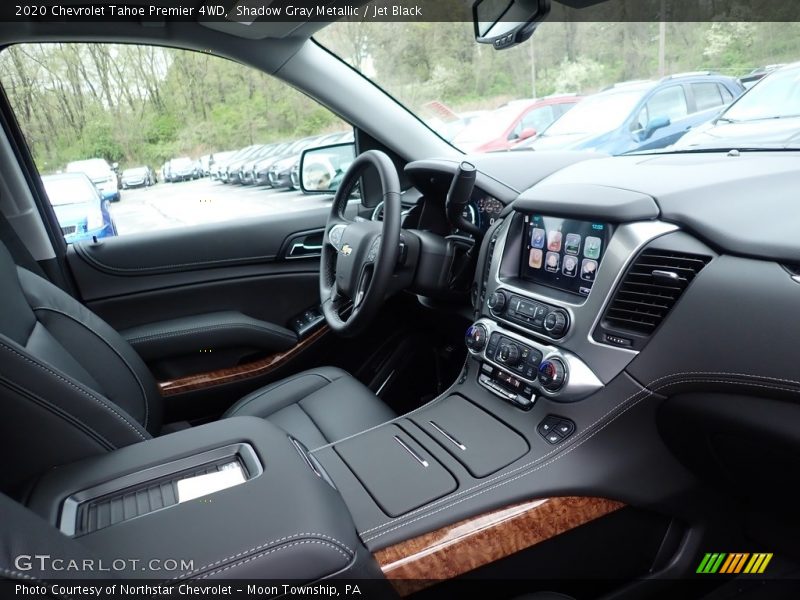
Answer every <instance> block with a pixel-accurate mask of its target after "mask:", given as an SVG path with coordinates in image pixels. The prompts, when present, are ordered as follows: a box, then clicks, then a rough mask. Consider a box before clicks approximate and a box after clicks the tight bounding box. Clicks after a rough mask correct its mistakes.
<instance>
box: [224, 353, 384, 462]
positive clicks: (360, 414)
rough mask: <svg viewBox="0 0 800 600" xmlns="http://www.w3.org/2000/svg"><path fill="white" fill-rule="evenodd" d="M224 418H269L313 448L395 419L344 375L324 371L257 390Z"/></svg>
mask: <svg viewBox="0 0 800 600" xmlns="http://www.w3.org/2000/svg"><path fill="white" fill-rule="evenodd" d="M331 407H335V409H333V410H332V408H331ZM225 416H226V417H233V416H238V417H241V416H255V417H262V418H265V419H269V420H270V421H272V422H273V423H275V424H276V425H278V426H279V427H281V428H282V429H284V430H285V431H288V432H289V433H290V434H291V435H292V436H294V437H295V438H297V439H298V440H300V441H301V442H303V444H305V445H306V447H308V448H309V449H314V448H318V447H319V446H324V445H325V444H327V443H329V442H333V441H336V440H341V439H343V438H346V437H348V436H350V435H353V434H354V433H358V432H359V431H363V430H365V429H369V428H370V427H373V426H375V425H378V424H380V423H385V422H386V421H389V420H391V419H393V418H394V417H395V414H394V413H393V412H392V411H391V410H390V409H389V407H388V406H386V405H385V404H383V403H382V402H376V398H375V395H374V394H373V393H372V392H371V391H369V390H368V389H367V388H366V387H365V386H363V385H362V384H361V383H359V382H358V381H357V380H355V379H353V378H352V377H350V376H349V375H348V374H347V373H346V372H344V371H342V370H341V369H337V368H334V367H323V368H320V369H313V370H311V371H305V372H303V373H299V374H297V375H294V376H293V377H288V378H286V379H284V380H282V381H278V382H276V383H273V384H272V385H268V386H266V387H264V388H261V389H260V390H257V391H256V392H253V393H252V394H250V395H248V396H245V397H244V398H242V399H241V400H239V402H237V403H236V404H234V405H233V406H232V407H231V408H230V409H229V410H228V412H226V413H225Z"/></svg>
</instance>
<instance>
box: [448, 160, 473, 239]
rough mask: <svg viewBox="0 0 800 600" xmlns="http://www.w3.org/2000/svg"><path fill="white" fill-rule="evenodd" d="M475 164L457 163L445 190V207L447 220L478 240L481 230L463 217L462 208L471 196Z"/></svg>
mask: <svg viewBox="0 0 800 600" xmlns="http://www.w3.org/2000/svg"><path fill="white" fill-rule="evenodd" d="M475 174H476V169H475V165H473V164H472V163H469V162H467V161H463V162H462V163H461V164H460V165H458V170H457V171H456V174H455V175H454V176H453V182H452V183H451V184H450V189H449V190H448V192H447V200H446V201H445V207H446V209H447V220H448V221H449V223H450V224H451V225H452V226H453V227H454V228H456V229H459V230H461V231H464V232H466V233H471V234H472V235H474V236H475V238H476V239H478V240H480V238H481V230H480V229H479V228H478V227H477V226H476V225H474V224H473V223H470V222H469V221H467V220H466V219H465V218H464V208H465V207H466V206H467V204H469V201H470V199H471V198H472V190H473V188H474V187H475Z"/></svg>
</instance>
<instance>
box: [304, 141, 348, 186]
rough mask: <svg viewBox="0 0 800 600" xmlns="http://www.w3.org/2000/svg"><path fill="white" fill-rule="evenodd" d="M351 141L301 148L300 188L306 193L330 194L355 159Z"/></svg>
mask: <svg viewBox="0 0 800 600" xmlns="http://www.w3.org/2000/svg"><path fill="white" fill-rule="evenodd" d="M355 157H356V147H355V144H354V143H353V142H348V143H345V144H331V145H330V146H319V147H317V148H309V149H307V150H303V153H302V154H301V155H300V168H299V173H300V189H302V190H303V192H305V193H306V194H332V193H334V192H335V191H336V190H337V189H338V188H339V184H340V183H341V182H342V177H343V176H344V173H345V171H347V168H348V167H349V166H350V164H351V163H352V162H353V161H354V160H355Z"/></svg>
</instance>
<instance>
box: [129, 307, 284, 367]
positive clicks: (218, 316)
mask: <svg viewBox="0 0 800 600" xmlns="http://www.w3.org/2000/svg"><path fill="white" fill-rule="evenodd" d="M120 335H122V337H124V338H125V339H126V340H128V343H130V344H131V345H132V346H133V347H134V348H135V349H136V352H138V353H139V355H140V356H141V357H142V358H143V359H145V360H151V359H158V358H165V357H169V356H180V355H186V354H188V353H190V352H196V351H197V348H208V347H211V346H213V347H214V348H230V347H236V346H247V347H251V348H257V349H259V350H263V351H266V352H279V351H282V350H288V349H289V348H291V347H292V346H294V345H295V344H296V343H297V334H295V332H294V331H291V330H289V329H286V328H285V327H279V326H278V325H273V324H272V323H266V322H265V321H260V320H258V319H253V318H252V317H248V316H247V315H243V314H242V313H240V312H236V311H232V310H230V311H220V312H212V313H206V314H203V315H196V316H191V317H183V318H180V319H169V320H167V321H158V322H155V323H148V324H147V325H139V326H138V327H132V328H130V329H126V330H125V331H121V332H120Z"/></svg>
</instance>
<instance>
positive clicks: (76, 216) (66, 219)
mask: <svg viewBox="0 0 800 600" xmlns="http://www.w3.org/2000/svg"><path fill="white" fill-rule="evenodd" d="M42 183H43V184H44V189H45V191H46V192H47V196H48V198H50V204H52V205H53V210H54V211H55V213H56V218H57V219H58V223H59V225H60V226H61V233H63V234H64V240H65V241H66V242H67V243H68V244H72V243H74V242H80V241H81V240H91V239H92V238H93V237H96V238H98V239H100V238H104V237H111V236H115V235H117V228H116V226H115V225H114V220H113V219H112V218H111V213H110V212H109V209H108V200H105V199H103V198H102V197H101V196H100V192H99V191H98V190H97V188H96V187H95V185H94V184H93V183H92V182H91V180H90V179H89V178H88V177H87V176H86V175H85V174H83V173H63V174H59V175H45V176H44V177H42Z"/></svg>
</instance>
